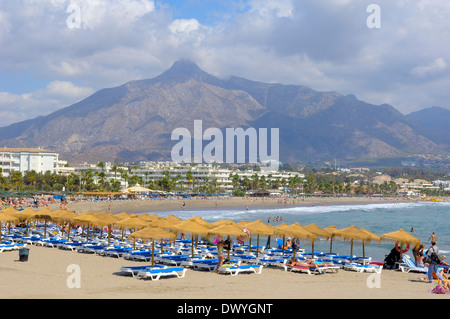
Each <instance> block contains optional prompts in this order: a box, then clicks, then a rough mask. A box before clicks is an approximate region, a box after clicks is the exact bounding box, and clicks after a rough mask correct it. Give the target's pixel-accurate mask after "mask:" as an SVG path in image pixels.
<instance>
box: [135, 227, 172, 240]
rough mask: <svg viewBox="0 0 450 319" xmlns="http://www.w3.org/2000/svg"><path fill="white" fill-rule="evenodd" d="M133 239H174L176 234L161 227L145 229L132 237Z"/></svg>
mask: <svg viewBox="0 0 450 319" xmlns="http://www.w3.org/2000/svg"><path fill="white" fill-rule="evenodd" d="M130 237H131V238H140V239H159V238H174V237H175V234H174V233H172V232H170V231H167V230H165V229H162V228H159V227H145V228H142V229H140V230H138V231H136V232H134V233H132V234H131V235H130Z"/></svg>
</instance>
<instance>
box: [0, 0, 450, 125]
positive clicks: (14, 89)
mask: <svg viewBox="0 0 450 319" xmlns="http://www.w3.org/2000/svg"><path fill="white" fill-rule="evenodd" d="M371 5H376V8H378V10H375V11H374V10H369V9H370V8H372V7H371ZM376 14H378V15H376ZM449 17H450V1H441V0H396V1H391V0H229V1H225V0H184V1H183V0H174V1H166V0H0V119H1V123H0V126H5V125H8V124H11V123H14V122H18V121H23V120H26V119H29V118H34V117H37V116H39V115H47V114H50V113H51V112H54V111H56V110H58V109H60V108H62V107H65V106H68V105H71V104H73V103H76V102H78V101H80V100H82V99H84V98H86V97H88V96H89V95H90V94H92V93H94V92H95V91H97V90H99V89H101V88H105V87H114V86H118V85H121V84H123V83H126V82H128V81H131V80H138V79H144V78H152V77H154V76H157V75H159V74H160V73H162V72H164V71H165V70H166V69H167V68H169V67H170V66H171V65H172V64H173V62H174V61H176V60H178V59H182V58H184V59H190V60H192V61H193V62H195V63H197V64H198V65H199V66H200V67H201V68H202V69H203V70H205V71H206V72H209V73H211V74H213V75H216V76H218V77H221V78H227V77H229V76H231V75H235V76H241V77H245V78H248V79H252V80H256V81H263V82H279V83H283V84H299V85H305V86H308V87H311V88H313V89H315V90H318V91H337V92H339V93H342V94H354V95H356V96H357V97H358V98H359V99H361V100H364V101H366V102H368V103H372V104H376V105H379V104H383V103H388V104H391V105H393V106H394V107H395V108H397V109H398V110H399V111H400V112H402V113H404V114H408V113H410V112H413V111H417V110H419V109H423V108H426V107H430V106H436V105H437V106H441V107H445V108H450V102H448V101H450V90H449V89H448V88H449V87H450V72H449V61H450V50H449V48H450V19H449ZM370 23H375V24H374V25H371V26H375V27H370V26H369V25H370ZM377 23H378V24H377Z"/></svg>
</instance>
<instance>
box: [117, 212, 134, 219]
mask: <svg viewBox="0 0 450 319" xmlns="http://www.w3.org/2000/svg"><path fill="white" fill-rule="evenodd" d="M115 216H116V217H119V218H120V219H125V218H128V217H130V214H128V213H127V212H121V213H119V214H115Z"/></svg>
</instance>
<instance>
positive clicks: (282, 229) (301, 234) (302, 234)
mask: <svg viewBox="0 0 450 319" xmlns="http://www.w3.org/2000/svg"><path fill="white" fill-rule="evenodd" d="M274 233H275V234H277V235H282V236H283V238H284V237H285V236H292V237H294V238H297V239H299V240H302V239H310V240H311V242H314V241H315V240H316V239H317V236H316V235H315V234H314V233H312V232H310V231H309V230H307V229H305V227H303V226H302V225H300V224H299V223H295V224H292V225H286V224H281V225H279V226H276V227H275V230H274ZM283 242H284V239H283ZM295 253H296V249H293V257H294V258H295Z"/></svg>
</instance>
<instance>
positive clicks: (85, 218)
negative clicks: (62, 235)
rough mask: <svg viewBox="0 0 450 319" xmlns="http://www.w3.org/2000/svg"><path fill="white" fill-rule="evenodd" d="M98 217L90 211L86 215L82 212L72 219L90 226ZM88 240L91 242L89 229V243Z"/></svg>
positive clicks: (87, 238)
mask: <svg viewBox="0 0 450 319" xmlns="http://www.w3.org/2000/svg"><path fill="white" fill-rule="evenodd" d="M97 218H98V217H96V216H94V215H93V214H90V213H88V214H84V215H81V214H80V215H78V216H76V217H74V218H73V219H72V221H73V222H75V223H80V224H82V225H85V226H88V227H89V226H90V225H93V224H94V222H95V221H97ZM88 242H89V229H88V231H87V234H86V243H88Z"/></svg>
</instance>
